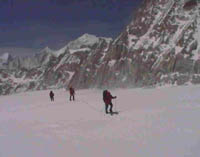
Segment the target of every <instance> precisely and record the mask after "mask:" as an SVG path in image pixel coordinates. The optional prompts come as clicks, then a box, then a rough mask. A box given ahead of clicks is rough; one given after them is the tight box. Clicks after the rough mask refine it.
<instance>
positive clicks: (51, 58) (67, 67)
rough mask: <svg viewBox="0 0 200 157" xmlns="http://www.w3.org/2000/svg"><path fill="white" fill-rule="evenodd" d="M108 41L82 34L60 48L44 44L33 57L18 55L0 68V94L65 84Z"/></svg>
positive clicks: (67, 83)
mask: <svg viewBox="0 0 200 157" xmlns="http://www.w3.org/2000/svg"><path fill="white" fill-rule="evenodd" d="M94 39H95V40H94ZM111 41H112V39H111V38H102V37H96V36H94V35H89V34H84V35H83V36H81V37H79V38H78V39H76V40H74V41H71V42H69V44H68V45H66V46H65V47H63V48H62V49H60V50H57V51H53V50H51V49H49V48H48V47H47V48H45V49H43V50H42V51H41V52H40V53H38V54H36V55H34V56H32V57H17V58H15V59H13V60H12V61H10V62H7V64H6V65H4V66H3V67H2V68H1V70H0V87H1V88H0V94H10V93H15V92H22V91H27V90H40V89H48V88H60V87H67V86H68V85H69V84H70V81H71V80H72V78H74V77H76V75H77V73H79V70H80V67H82V66H83V64H85V63H86V62H87V58H88V57H89V56H90V55H92V54H93V53H95V51H97V49H101V50H103V49H107V48H108V45H109V43H110V42H111ZM100 53H101V52H100ZM99 55H100V54H99Z"/></svg>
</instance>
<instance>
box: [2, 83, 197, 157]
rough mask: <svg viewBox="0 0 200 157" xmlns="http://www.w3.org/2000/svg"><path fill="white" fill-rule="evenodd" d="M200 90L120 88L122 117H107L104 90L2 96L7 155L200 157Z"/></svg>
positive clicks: (4, 152)
mask: <svg viewBox="0 0 200 157" xmlns="http://www.w3.org/2000/svg"><path fill="white" fill-rule="evenodd" d="M199 88H200V86H188V87H186V86H181V87H168V88H155V89H142V88H141V89H139V88H138V89H126V90H124V89H118V90H114V91H112V93H113V95H117V100H114V101H113V104H114V110H118V111H119V112H120V113H119V115H115V116H110V115H106V114H105V113H104V112H103V111H104V106H103V102H102V91H101V90H79V91H77V92H76V93H77V94H76V101H75V102H70V101H69V94H68V92H67V93H66V91H65V90H63V89H60V90H55V91H54V93H55V101H54V102H50V100H49V97H48V94H49V90H47V91H37V92H26V93H21V94H15V95H11V96H1V97H0V115H1V117H0V124H1V125H0V156H2V157H13V156H14V157H27V156H28V157H36V156H38V157H41V156H44V157H55V156H59V157H66V156H75V157H83V156H84V157H85V156H87V157H93V156H95V157H108V156H109V157H122V156H125V157H133V156H137V157H147V156H154V157H160V156H162V157H174V156H175V157H177V156H180V157H183V156H184V157H198V156H200V150H199V146H200V144H199V138H200V134H199V131H200V125H199V119H200V107H199V102H200V98H199Z"/></svg>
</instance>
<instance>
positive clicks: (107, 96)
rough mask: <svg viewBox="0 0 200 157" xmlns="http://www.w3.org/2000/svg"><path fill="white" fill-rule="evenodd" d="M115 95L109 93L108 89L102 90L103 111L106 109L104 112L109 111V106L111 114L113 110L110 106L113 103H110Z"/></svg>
mask: <svg viewBox="0 0 200 157" xmlns="http://www.w3.org/2000/svg"><path fill="white" fill-rule="evenodd" d="M116 98H117V97H116V96H112V95H111V94H110V92H109V91H108V90H104V91H103V101H104V103H105V111H106V114H107V113H109V112H108V107H109V106H110V110H109V111H110V113H111V114H112V113H113V111H112V108H113V104H112V99H116Z"/></svg>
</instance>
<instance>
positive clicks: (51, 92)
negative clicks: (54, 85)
mask: <svg viewBox="0 0 200 157" xmlns="http://www.w3.org/2000/svg"><path fill="white" fill-rule="evenodd" d="M49 97H50V99H51V101H54V93H53V91H50V93H49Z"/></svg>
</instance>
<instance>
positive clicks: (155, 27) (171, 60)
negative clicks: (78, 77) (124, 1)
mask: <svg viewBox="0 0 200 157" xmlns="http://www.w3.org/2000/svg"><path fill="white" fill-rule="evenodd" d="M199 13H200V7H199V3H198V2H197V1H196V0H144V2H143V4H142V6H141V8H139V9H138V10H137V12H136V13H135V15H134V19H133V20H132V21H131V22H130V24H129V25H128V26H127V27H126V29H125V31H123V32H122V33H121V34H120V36H119V37H118V38H117V39H116V40H115V41H114V42H113V43H112V44H111V46H110V47H109V50H108V51H107V52H106V56H105V57H104V59H103V61H102V65H101V66H100V67H99V68H98V69H97V77H96V78H97V79H96V80H99V79H100V78H101V81H100V86H104V85H106V86H114V85H115V86H116V85H117V86H120V87H123V86H147V85H156V84H166V83H169V84H174V83H175V84H179V85H180V84H184V83H199V82H200V77H199V68H200V64H199V63H200V58H199V53H200V25H199V24H200V16H199Z"/></svg>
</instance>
